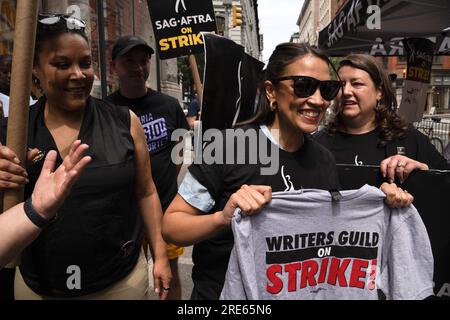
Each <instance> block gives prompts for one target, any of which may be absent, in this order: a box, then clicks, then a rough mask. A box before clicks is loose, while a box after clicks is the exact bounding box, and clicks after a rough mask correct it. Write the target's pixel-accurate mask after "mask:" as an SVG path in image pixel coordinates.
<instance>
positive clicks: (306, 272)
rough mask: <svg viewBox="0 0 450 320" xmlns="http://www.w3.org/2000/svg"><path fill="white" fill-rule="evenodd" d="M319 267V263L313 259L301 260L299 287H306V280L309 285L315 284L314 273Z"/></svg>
mask: <svg viewBox="0 0 450 320" xmlns="http://www.w3.org/2000/svg"><path fill="white" fill-rule="evenodd" d="M318 269H319V265H318V264H317V262H316V261H315V260H307V261H304V262H302V275H301V280H300V289H303V288H305V287H306V282H308V285H309V286H311V287H314V286H315V285H317V282H316V278H315V275H316V273H317V270H318Z"/></svg>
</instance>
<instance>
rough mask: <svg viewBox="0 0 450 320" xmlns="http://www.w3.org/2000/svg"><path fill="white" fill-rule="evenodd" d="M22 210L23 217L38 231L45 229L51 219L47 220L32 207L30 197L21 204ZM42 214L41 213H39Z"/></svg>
mask: <svg viewBox="0 0 450 320" xmlns="http://www.w3.org/2000/svg"><path fill="white" fill-rule="evenodd" d="M23 210H24V212H25V215H26V216H27V217H28V219H30V221H31V222H32V223H33V224H34V225H35V226H37V227H38V228H40V229H43V228H45V227H46V226H47V225H48V223H49V222H50V221H51V219H49V218H47V217H46V216H45V215H42V214H41V213H40V212H39V211H38V210H40V209H36V208H35V206H34V205H33V199H32V197H29V198H28V199H27V200H25V202H24V203H23ZM41 212H42V211H41Z"/></svg>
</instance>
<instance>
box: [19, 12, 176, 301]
mask: <svg viewBox="0 0 450 320" xmlns="http://www.w3.org/2000/svg"><path fill="white" fill-rule="evenodd" d="M84 27H85V23H84V22H83V21H81V20H78V19H76V18H74V17H69V16H66V15H58V14H40V15H39V18H38V28H37V36H36V48H35V60H34V67H33V76H34V78H35V79H36V81H37V82H38V84H39V86H40V88H41V90H42V92H43V94H44V95H43V97H42V98H41V99H39V101H38V102H37V103H36V104H35V105H34V106H32V107H31V108H30V117H29V132H28V147H29V148H35V149H39V150H41V151H42V152H44V153H46V152H48V150H57V151H58V156H57V160H56V162H57V164H59V163H61V162H62V161H63V159H65V158H66V156H67V155H68V153H69V148H70V145H71V144H72V142H73V141H74V140H82V141H83V142H85V143H87V144H88V145H89V146H90V149H89V155H90V156H91V158H92V161H91V163H90V164H89V165H88V166H87V168H86V169H85V171H84V172H83V173H82V174H81V176H80V179H79V181H78V182H77V183H76V184H75V185H74V187H73V189H72V192H71V194H70V196H69V197H68V198H67V199H66V201H65V203H64V205H63V206H62V207H61V208H60V210H59V211H58V215H57V218H56V219H55V220H54V221H52V222H50V223H49V224H48V225H47V226H46V227H45V229H44V230H43V231H42V233H41V234H40V235H39V237H38V238H37V239H36V240H35V241H34V242H33V243H32V244H31V245H30V246H29V247H28V248H26V249H25V250H24V252H23V253H22V260H21V265H20V272H16V280H15V297H16V299H46V298H50V299H51V298H79V297H81V298H85V299H90V298H92V299H142V298H145V297H146V294H147V289H148V273H147V263H146V260H145V258H144V256H143V254H142V252H141V241H142V237H143V231H145V233H146V235H147V237H148V240H149V243H150V244H151V246H152V249H153V254H154V258H155V267H154V270H153V273H154V278H155V288H156V289H158V290H159V289H161V290H160V291H159V292H160V293H161V295H162V296H161V298H165V297H166V296H167V290H162V288H166V289H168V288H169V284H170V278H171V274H170V268H169V263H168V259H167V254H166V247H165V242H164V240H163V239H162V236H161V219H162V210H161V205H160V202H159V198H158V195H157V192H156V188H155V186H154V183H153V180H152V175H151V172H150V164H149V161H150V159H149V156H148V152H147V145H146V141H145V136H144V132H143V129H142V126H141V124H140V121H139V119H138V118H137V117H136V116H135V115H134V113H132V112H130V111H129V110H128V109H126V108H117V107H115V106H113V105H111V104H109V103H106V102H104V101H101V100H98V99H95V98H93V97H90V92H91V89H92V84H93V80H94V70H93V68H92V64H91V50H90V47H89V44H88V40H87V37H86V35H85V33H84ZM42 164H43V161H41V160H39V159H35V161H33V163H32V164H31V165H29V166H28V167H27V171H28V179H29V180H30V183H29V184H28V185H27V187H26V190H25V192H26V194H30V193H31V190H32V189H33V186H34V184H35V182H36V180H37V177H38V175H39V173H40V171H41V169H42ZM142 222H143V224H142ZM160 286H162V288H160Z"/></svg>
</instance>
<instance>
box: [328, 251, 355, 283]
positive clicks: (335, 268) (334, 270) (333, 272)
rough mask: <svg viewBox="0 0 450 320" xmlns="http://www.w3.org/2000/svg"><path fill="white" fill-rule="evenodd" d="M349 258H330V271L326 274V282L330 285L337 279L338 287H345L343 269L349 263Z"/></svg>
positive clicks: (345, 281) (345, 268)
mask: <svg viewBox="0 0 450 320" xmlns="http://www.w3.org/2000/svg"><path fill="white" fill-rule="evenodd" d="M350 260H351V259H344V260H342V264H341V259H337V258H332V259H331V265H330V273H329V275H328V283H329V284H331V285H334V286H335V285H336V280H338V281H339V286H340V287H347V280H346V279H345V270H347V267H348V265H349V263H350Z"/></svg>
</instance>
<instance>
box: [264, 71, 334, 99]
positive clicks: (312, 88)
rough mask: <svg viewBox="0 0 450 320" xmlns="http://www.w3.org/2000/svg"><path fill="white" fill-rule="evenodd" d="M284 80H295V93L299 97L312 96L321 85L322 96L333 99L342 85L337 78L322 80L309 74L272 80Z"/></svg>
mask: <svg viewBox="0 0 450 320" xmlns="http://www.w3.org/2000/svg"><path fill="white" fill-rule="evenodd" d="M282 80H294V93H295V95H296V96H297V97H299V98H307V97H310V96H312V95H313V94H314V92H316V90H317V88H318V87H320V94H321V95H322V98H324V99H325V100H327V101H331V100H333V99H334V98H335V97H336V96H337V94H338V93H339V90H340V89H341V87H342V85H341V82H340V81H337V80H326V81H320V80H317V79H316V78H312V77H307V76H288V77H281V78H277V79H274V80H272V82H280V81H282Z"/></svg>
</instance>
